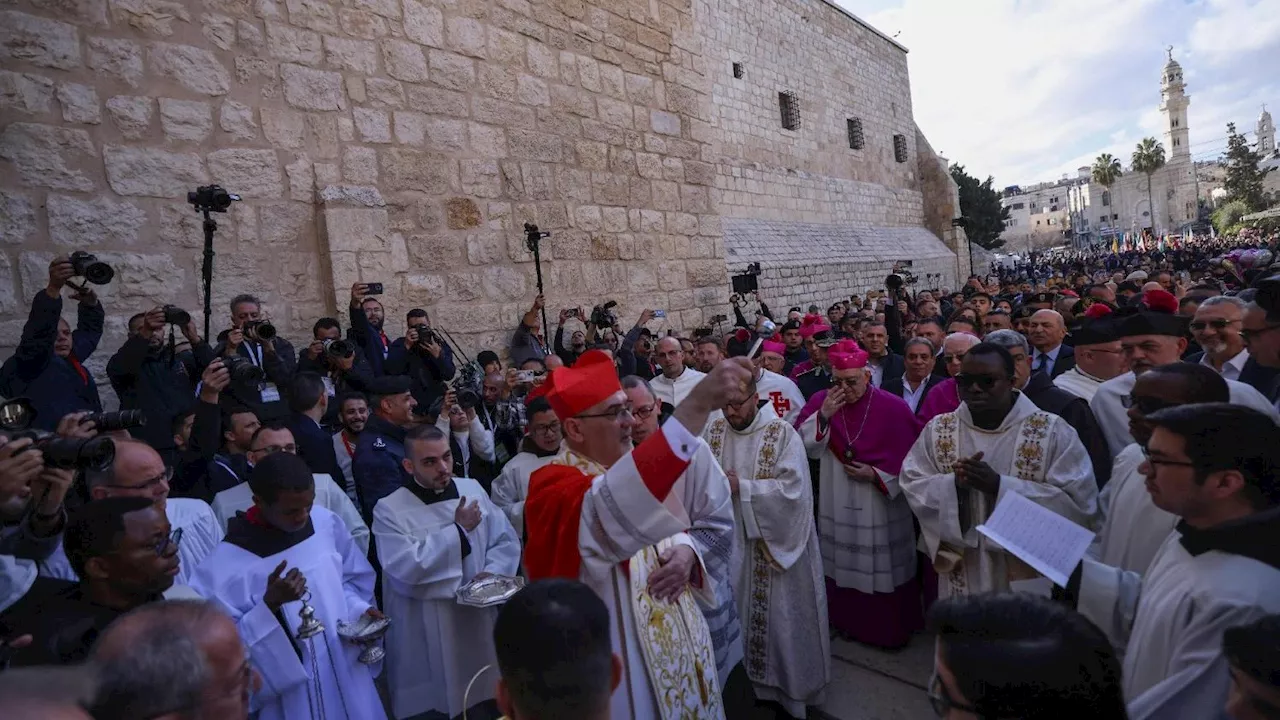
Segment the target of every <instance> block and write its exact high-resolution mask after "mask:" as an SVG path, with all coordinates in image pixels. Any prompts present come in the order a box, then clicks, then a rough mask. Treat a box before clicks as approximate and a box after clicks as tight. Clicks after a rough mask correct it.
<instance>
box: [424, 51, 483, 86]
mask: <svg viewBox="0 0 1280 720" xmlns="http://www.w3.org/2000/svg"><path fill="white" fill-rule="evenodd" d="M429 55H430V57H431V82H433V83H435V84H436V85H439V86H440V87H443V88H448V89H449V90H458V91H469V90H472V89H474V86H475V83H476V68H475V61H474V60H472V59H470V58H468V57H466V56H464V55H458V54H455V53H451V52H446V51H444V50H432V51H431V52H430V53H429Z"/></svg>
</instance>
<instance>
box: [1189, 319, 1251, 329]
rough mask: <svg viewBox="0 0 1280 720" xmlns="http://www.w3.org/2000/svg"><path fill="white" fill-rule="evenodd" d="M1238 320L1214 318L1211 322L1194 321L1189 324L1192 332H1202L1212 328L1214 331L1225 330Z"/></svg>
mask: <svg viewBox="0 0 1280 720" xmlns="http://www.w3.org/2000/svg"><path fill="white" fill-rule="evenodd" d="M1238 322H1240V321H1239V320H1227V319H1225V318H1214V319H1213V320H1196V321H1195V322H1193V323H1191V329H1192V330H1204V329H1205V328H1213V329H1214V330H1225V329H1227V326H1228V325H1234V324H1235V323H1238Z"/></svg>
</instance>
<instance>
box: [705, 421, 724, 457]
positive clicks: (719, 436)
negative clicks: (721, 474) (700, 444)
mask: <svg viewBox="0 0 1280 720" xmlns="http://www.w3.org/2000/svg"><path fill="white" fill-rule="evenodd" d="M725 425H726V423H725V419H724V418H718V419H716V421H715V422H713V423H711V428H710V429H709V430H708V431H707V445H710V446H711V454H712V455H715V456H716V460H719V459H720V451H721V450H723V449H724V429H725Z"/></svg>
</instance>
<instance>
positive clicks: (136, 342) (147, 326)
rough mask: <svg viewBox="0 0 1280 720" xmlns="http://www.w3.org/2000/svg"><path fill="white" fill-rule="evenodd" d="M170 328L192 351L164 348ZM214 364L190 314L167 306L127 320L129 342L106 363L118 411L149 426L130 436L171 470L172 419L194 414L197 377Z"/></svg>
mask: <svg viewBox="0 0 1280 720" xmlns="http://www.w3.org/2000/svg"><path fill="white" fill-rule="evenodd" d="M171 326H177V327H180V328H181V329H182V335H183V336H184V337H185V338H186V339H187V341H188V342H190V343H191V349H190V350H184V351H182V352H175V351H174V348H170V347H166V343H165V340H166V338H165V328H167V327H171ZM213 360H214V354H213V348H211V347H209V344H208V343H206V342H205V341H204V339H203V338H201V337H200V333H199V331H198V330H197V329H196V323H195V321H194V320H192V318H191V315H190V314H188V313H187V312H186V311H184V310H182V309H180V308H176V307H172V306H168V305H166V306H164V307H158V308H155V309H154V310H151V311H150V312H146V313H139V314H137V315H134V316H133V317H131V318H129V339H128V340H126V341H125V343H124V345H122V346H121V347H120V349H119V350H118V351H116V354H115V355H112V356H111V359H110V360H109V361H107V377H108V378H110V380H111V387H113V388H115V391H116V395H118V396H119V397H120V409H122V410H139V411H141V412H142V414H143V416H144V417H145V418H146V424H144V425H142V426H141V427H135V428H130V430H129V432H130V434H131V435H133V437H135V438H137V439H139V440H143V441H145V442H146V443H147V444H148V445H150V446H151V447H153V448H155V449H156V451H158V452H159V453H160V456H161V457H163V458H164V459H165V464H167V465H173V464H174V460H175V458H176V455H177V448H176V446H175V445H174V438H173V433H172V432H171V430H172V428H173V419H174V418H175V417H177V416H178V415H185V414H186V413H187V412H189V411H190V409H191V405H192V398H193V395H194V393H195V387H196V383H195V378H198V377H199V376H200V373H201V368H204V367H207V366H208V365H209V363H211V362H213Z"/></svg>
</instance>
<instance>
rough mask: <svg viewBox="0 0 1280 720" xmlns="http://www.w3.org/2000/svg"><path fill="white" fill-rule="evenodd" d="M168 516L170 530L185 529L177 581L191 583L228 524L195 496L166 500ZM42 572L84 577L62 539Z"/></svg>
mask: <svg viewBox="0 0 1280 720" xmlns="http://www.w3.org/2000/svg"><path fill="white" fill-rule="evenodd" d="M164 514H165V518H166V519H167V520H168V521H169V529H170V532H172V531H173V530H177V529H179V528H181V529H182V542H180V543H178V576H177V577H175V578H174V579H173V582H174V584H175V585H190V584H191V576H192V575H193V574H195V571H196V568H197V567H198V566H199V565H200V563H202V562H204V559H205V558H207V557H208V556H209V554H210V553H212V552H213V549H214V548H216V547H217V546H218V543H220V542H222V535H223V530H224V526H223V525H222V524H221V523H219V522H218V519H217V518H216V517H214V513H213V510H211V509H210V508H209V504H208V503H206V502H205V501H203V500H197V499H195V498H169V499H168V500H165V504H164ZM39 567H40V574H41V575H43V576H45V577H51V578H57V579H59V580H70V581H71V582H78V581H79V580H80V577H79V576H78V575H76V571H75V570H72V569H71V561H70V560H68V559H67V554H66V552H64V551H63V549H62V541H61V540H59V541H58V547H57V548H56V549H55V550H54V551H53V554H51V555H50V556H49V557H47V558H45V559H44V560H43V561H41V562H40V563H39Z"/></svg>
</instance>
